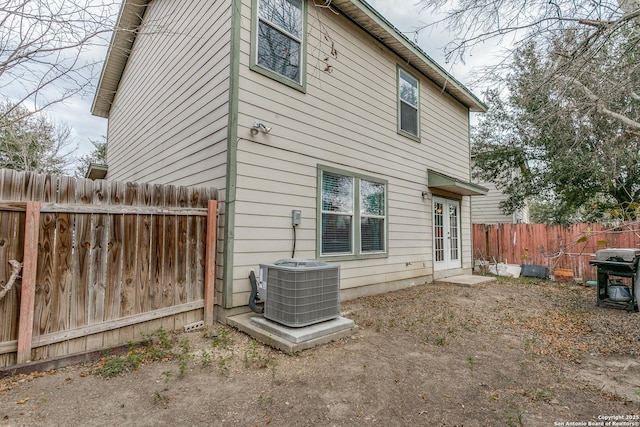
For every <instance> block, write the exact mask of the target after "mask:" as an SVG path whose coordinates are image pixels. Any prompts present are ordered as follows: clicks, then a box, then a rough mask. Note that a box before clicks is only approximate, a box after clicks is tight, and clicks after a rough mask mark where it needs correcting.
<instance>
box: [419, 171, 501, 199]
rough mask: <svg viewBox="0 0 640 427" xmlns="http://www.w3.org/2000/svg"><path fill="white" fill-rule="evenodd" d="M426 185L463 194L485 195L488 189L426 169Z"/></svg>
mask: <svg viewBox="0 0 640 427" xmlns="http://www.w3.org/2000/svg"><path fill="white" fill-rule="evenodd" d="M427 186H428V187H429V188H437V189H439V190H444V191H448V192H450V193H454V194H461V195H463V196H486V195H487V193H488V192H489V189H488V188H486V187H483V186H481V185H478V184H474V183H472V182H466V181H462V180H460V179H458V178H454V177H452V176H449V175H445V174H443V173H441V172H436V171H432V170H430V169H429V170H428V171H427Z"/></svg>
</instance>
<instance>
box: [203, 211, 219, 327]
mask: <svg viewBox="0 0 640 427" xmlns="http://www.w3.org/2000/svg"><path fill="white" fill-rule="evenodd" d="M217 214H218V202H217V201H216V200H209V203H208V205H207V250H206V254H205V277H204V324H205V325H213V321H214V316H213V307H214V305H215V283H216V231H217V230H216V227H217V221H216V217H217Z"/></svg>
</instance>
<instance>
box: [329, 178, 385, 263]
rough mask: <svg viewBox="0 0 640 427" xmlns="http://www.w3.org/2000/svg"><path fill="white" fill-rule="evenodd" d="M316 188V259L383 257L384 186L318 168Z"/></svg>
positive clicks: (367, 179)
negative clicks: (317, 201)
mask: <svg viewBox="0 0 640 427" xmlns="http://www.w3.org/2000/svg"><path fill="white" fill-rule="evenodd" d="M319 184H320V197H319V199H320V206H319V208H320V209H319V210H320V220H319V224H318V225H319V226H318V230H319V231H318V234H319V236H318V241H319V255H320V256H322V257H326V256H341V257H346V258H360V257H369V256H381V255H382V256H385V255H386V248H387V230H386V225H387V204H386V199H387V184H386V182H384V181H380V180H376V179H373V178H368V177H363V176H360V175H356V174H352V173H346V172H343V171H337V170H333V169H330V168H320V171H319Z"/></svg>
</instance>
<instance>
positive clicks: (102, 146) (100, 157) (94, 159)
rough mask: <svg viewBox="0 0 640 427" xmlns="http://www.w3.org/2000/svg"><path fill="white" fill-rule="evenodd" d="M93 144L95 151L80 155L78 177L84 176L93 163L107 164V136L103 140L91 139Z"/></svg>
mask: <svg viewBox="0 0 640 427" xmlns="http://www.w3.org/2000/svg"><path fill="white" fill-rule="evenodd" d="M90 141H91V145H93V151H91V153H89V154H85V155H84V156H80V158H79V159H78V167H77V169H76V177H80V178H83V177H84V176H85V175H86V174H87V171H88V170H89V166H90V165H91V163H95V164H100V165H103V164H106V162H107V141H106V138H104V137H103V139H102V141H96V140H90Z"/></svg>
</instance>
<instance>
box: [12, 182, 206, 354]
mask: <svg viewBox="0 0 640 427" xmlns="http://www.w3.org/2000/svg"><path fill="white" fill-rule="evenodd" d="M216 198H217V192H216V190H215V189H213V188H187V187H177V186H172V185H165V186H162V185H153V184H138V183H123V182H109V181H90V180H84V179H75V178H71V177H58V176H52V175H38V174H33V173H24V172H15V171H11V170H0V293H3V294H4V295H3V297H2V298H0V367H5V366H10V365H13V364H16V363H17V364H21V363H24V362H26V361H28V360H43V359H47V358H52V357H57V356H64V355H69V354H74V353H80V352H84V351H90V350H95V349H101V348H108V347H111V346H115V345H118V344H123V343H127V342H129V341H133V340H136V339H140V338H142V337H143V335H145V334H149V333H151V332H154V330H156V329H158V328H159V327H160V326H162V327H164V328H165V329H167V330H171V329H177V328H180V327H182V326H183V325H185V324H189V323H192V322H195V321H199V320H207V321H209V322H211V321H212V320H213V280H214V278H215V277H214V273H213V272H214V271H215V241H216V238H215V231H216V221H215V217H216V206H217V205H216ZM12 261H13V263H12ZM16 261H17V262H20V263H22V272H21V276H22V277H21V278H18V279H17V280H14V283H10V282H11V280H12V274H13V275H14V276H15V274H14V273H15V268H14V265H15V262H16ZM14 279H15V277H14ZM9 286H11V288H10V289H9Z"/></svg>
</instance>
